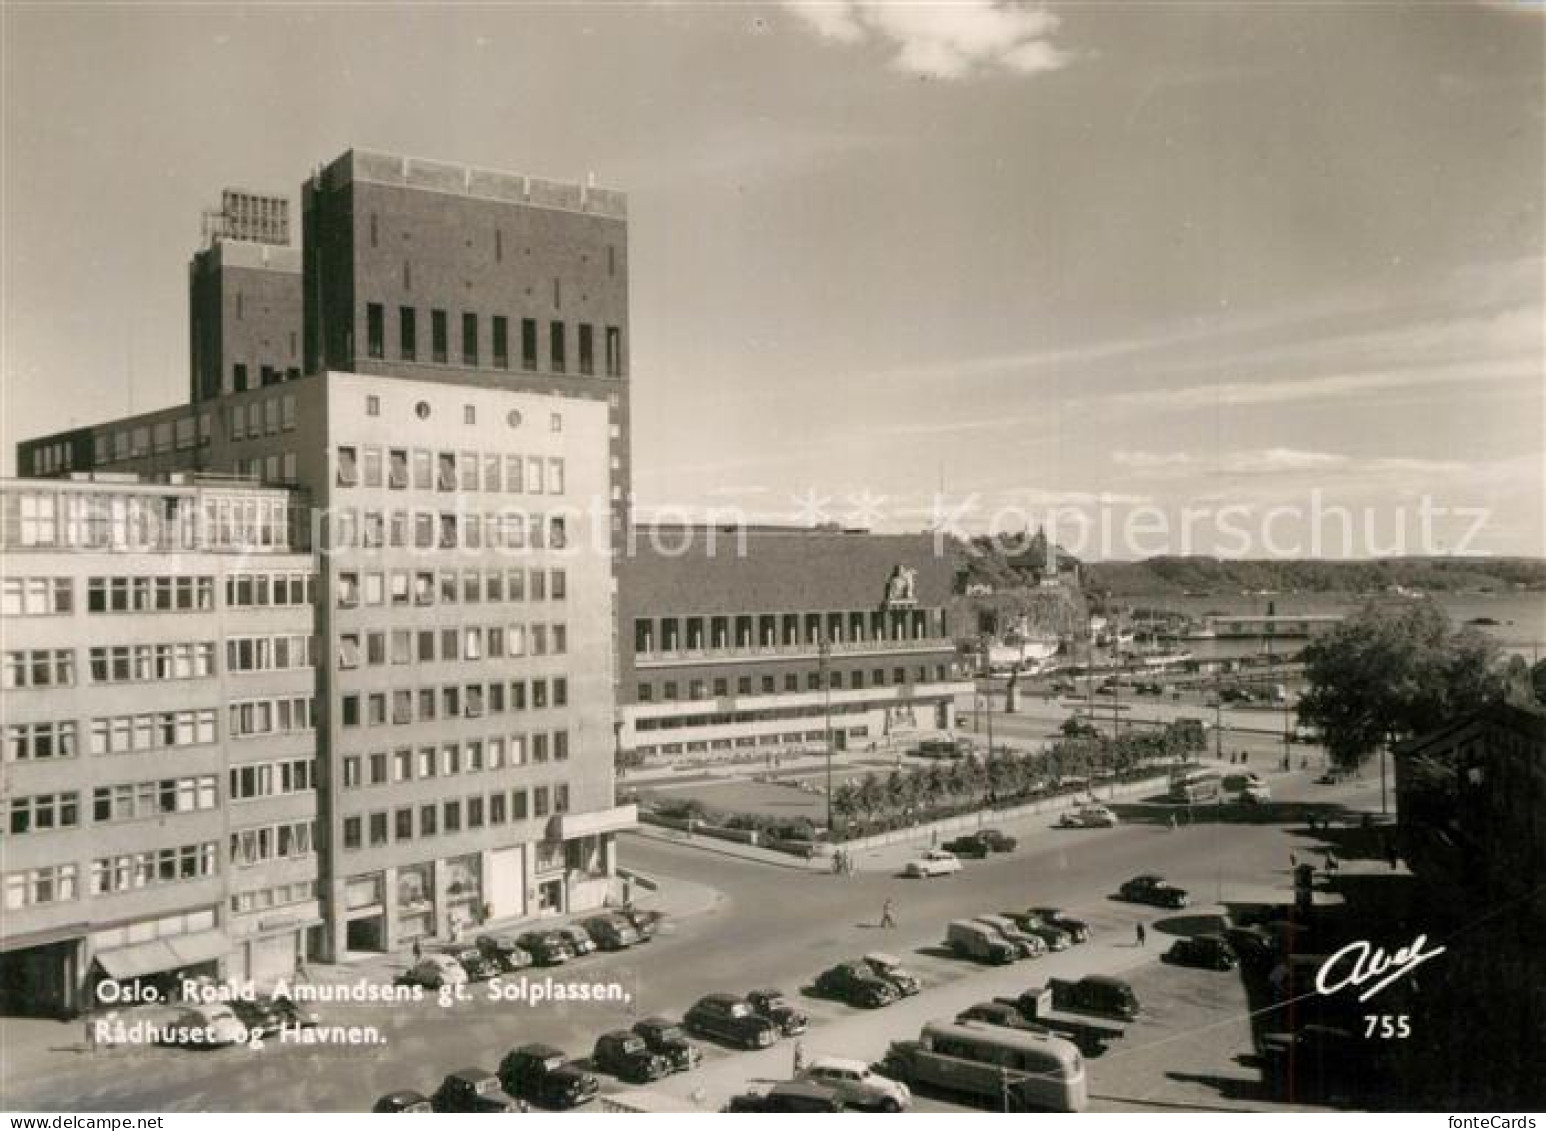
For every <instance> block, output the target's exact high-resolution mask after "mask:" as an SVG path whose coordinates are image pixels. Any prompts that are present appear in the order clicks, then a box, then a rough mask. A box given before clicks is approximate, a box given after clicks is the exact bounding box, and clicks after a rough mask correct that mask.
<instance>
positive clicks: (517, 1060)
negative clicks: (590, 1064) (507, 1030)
mask: <svg viewBox="0 0 1546 1131" xmlns="http://www.w3.org/2000/svg"><path fill="white" fill-rule="evenodd" d="M499 1082H500V1083H501V1084H503V1085H504V1086H505V1091H507V1092H509V1093H510V1094H511V1095H512V1096H519V1097H520V1098H522V1099H525V1100H530V1101H531V1102H533V1103H536V1104H541V1105H542V1106H543V1107H548V1108H571V1107H578V1106H579V1105H580V1104H583V1103H588V1102H589V1101H591V1100H593V1099H595V1098H596V1093H597V1092H599V1091H600V1090H601V1084H600V1083H599V1082H598V1081H597V1079H596V1078H595V1077H594V1076H592V1075H591V1074H590V1073H589V1072H586V1071H584V1070H582V1069H580V1068H577V1067H575V1066H574V1065H573V1064H570V1063H569V1058H568V1057H567V1056H565V1055H564V1052H563V1050H562V1049H556V1048H554V1047H553V1046H552V1045H537V1044H533V1045H522V1046H521V1047H520V1048H518V1049H512V1050H511V1051H510V1052H508V1053H506V1054H505V1058H504V1060H502V1061H500V1062H499Z"/></svg>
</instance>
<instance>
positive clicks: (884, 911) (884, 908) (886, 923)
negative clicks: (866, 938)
mask: <svg viewBox="0 0 1546 1131" xmlns="http://www.w3.org/2000/svg"><path fill="white" fill-rule="evenodd" d="M891 912H892V903H891V900H889V899H888V900H886V902H885V903H884V904H882V905H881V908H880V925H881V926H882V927H894V926H896V916H895V915H893V914H892V913H891Z"/></svg>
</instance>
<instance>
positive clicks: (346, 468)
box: [338, 446, 360, 487]
mask: <svg viewBox="0 0 1546 1131" xmlns="http://www.w3.org/2000/svg"><path fill="white" fill-rule="evenodd" d="M359 482H360V467H359V451H358V449H356V448H354V447H350V446H340V447H339V449H338V485H339V486H340V487H354V486H357V485H358V484H359Z"/></svg>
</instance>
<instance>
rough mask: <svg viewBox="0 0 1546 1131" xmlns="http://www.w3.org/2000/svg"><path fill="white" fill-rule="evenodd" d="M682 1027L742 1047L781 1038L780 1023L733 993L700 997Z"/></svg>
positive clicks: (764, 1044) (765, 1044) (769, 1042)
mask: <svg viewBox="0 0 1546 1131" xmlns="http://www.w3.org/2000/svg"><path fill="white" fill-rule="evenodd" d="M682 1027H683V1028H684V1029H686V1030H687V1031H688V1032H689V1033H695V1034H697V1035H698V1036H701V1037H713V1038H714V1039H715V1040H719V1041H724V1042H725V1043H726V1044H732V1045H736V1046H738V1047H740V1048H743V1049H760V1048H766V1047H767V1046H768V1045H771V1044H772V1043H773V1042H774V1041H776V1040H778V1035H779V1027H778V1025H777V1023H775V1022H773V1021H770V1020H768V1018H766V1017H761V1016H759V1015H758V1014H757V1012H756V1011H755V1010H753V1009H752V1007H751V1006H750V1005H749V1004H747V1002H746V1001H745V999H743V998H739V997H736V996H735V995H734V994H709V995H708V996H706V997H702V998H699V999H698V1002H697V1004H696V1005H694V1006H693V1007H692V1008H691V1009H689V1010H688V1011H687V1013H686V1015H685V1016H683V1018H682Z"/></svg>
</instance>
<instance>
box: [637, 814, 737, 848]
mask: <svg viewBox="0 0 1546 1131" xmlns="http://www.w3.org/2000/svg"><path fill="white" fill-rule="evenodd" d="M639 820H641V821H643V822H645V823H646V824H650V825H659V826H660V827H661V828H666V829H675V830H676V831H677V832H682V833H686V834H687V835H688V836H712V837H717V838H718V839H720V840H733V841H735V842H736V843H738V844H750V845H757V844H761V843H762V838H761V836H760V834H758V833H757V831H756V830H754V829H731V828H726V827H725V826H723V825H710V824H707V823H705V822H703V821H700V820H697V819H696V818H691V817H689V818H679V817H662V816H661V815H660V814H658V813H650V812H648V811H646V810H640V811H639Z"/></svg>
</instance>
